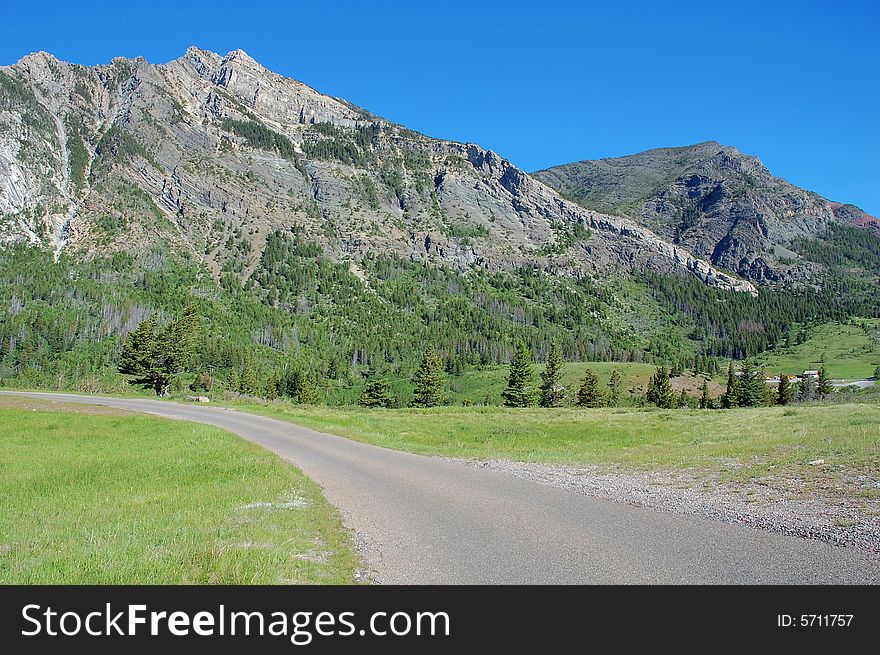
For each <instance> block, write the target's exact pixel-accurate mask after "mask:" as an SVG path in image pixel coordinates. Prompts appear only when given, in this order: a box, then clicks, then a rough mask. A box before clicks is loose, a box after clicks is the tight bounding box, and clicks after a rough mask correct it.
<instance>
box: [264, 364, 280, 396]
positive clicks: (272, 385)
mask: <svg viewBox="0 0 880 655" xmlns="http://www.w3.org/2000/svg"><path fill="white" fill-rule="evenodd" d="M279 396H281V378H280V377H279V375H278V372H277V371H272V373H270V374H269V377H268V378H267V379H266V399H267V400H275V399H276V398H278V397H279Z"/></svg>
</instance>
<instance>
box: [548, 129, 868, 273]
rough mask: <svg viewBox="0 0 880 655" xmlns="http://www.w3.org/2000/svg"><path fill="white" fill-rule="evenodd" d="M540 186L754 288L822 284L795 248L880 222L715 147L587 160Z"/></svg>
mask: <svg viewBox="0 0 880 655" xmlns="http://www.w3.org/2000/svg"><path fill="white" fill-rule="evenodd" d="M532 175H533V176H535V177H536V178H538V179H539V180H541V181H543V182H545V183H546V184H548V185H549V186H551V187H553V188H555V189H556V190H557V191H558V192H559V193H560V194H562V195H563V196H564V197H567V198H569V199H571V200H573V201H574V202H577V203H579V204H581V205H582V206H584V207H587V208H595V209H598V210H601V211H606V212H611V213H619V214H623V215H625V216H628V217H629V218H631V219H632V220H635V221H637V222H639V223H640V224H643V225H647V226H648V227H649V228H651V229H652V230H654V231H655V232H657V233H658V234H659V235H661V236H662V237H664V238H668V239H670V240H672V241H673V242H674V243H676V244H681V245H683V246H684V247H685V248H687V249H688V250H690V251H691V252H693V253H694V254H695V255H696V256H698V257H704V258H706V259H708V260H709V261H711V262H712V263H713V264H715V265H718V266H721V267H723V268H725V269H727V270H731V271H734V272H735V273H737V274H738V275H741V276H743V277H746V278H747V279H751V280H755V281H769V282H784V281H790V280H792V279H794V280H799V279H800V280H815V279H817V278H818V277H819V276H820V274H821V273H822V267H821V266H819V265H817V264H816V262H812V261H808V260H806V259H805V258H804V257H802V253H800V252H799V251H798V246H797V243H798V242H799V241H801V240H805V239H813V238H816V237H819V236H821V235H822V233H823V232H824V231H825V230H826V229H827V228H828V226H829V225H832V224H834V223H835V222H840V223H842V224H845V225H851V226H858V227H867V228H869V229H875V228H876V227H880V222H878V221H877V219H875V218H874V217H872V216H870V215H868V214H867V213H865V212H863V211H862V210H860V209H858V208H857V207H855V206H854V205H847V204H843V203H836V202H833V201H830V200H828V199H826V198H823V197H822V196H820V195H819V194H817V193H815V192H812V191H806V190H804V189H800V188H799V187H796V186H795V185H793V184H791V183H789V182H787V181H786V180H784V179H783V178H781V177H777V176H775V175H773V174H772V173H771V172H770V171H769V169H767V167H766V166H765V165H764V164H763V162H762V161H761V160H760V159H759V158H758V157H755V156H753V155H747V154H744V153H742V152H740V151H739V150H738V149H736V148H735V147H732V146H726V145H723V144H720V143H718V142H717V141H706V142H703V143H698V144H693V145H690V146H680V147H672V148H653V149H650V150H646V151H643V152H640V153H636V154H633V155H627V156H624V157H607V158H603V159H598V160H582V161H579V162H573V163H571V164H562V165H559V166H554V167H551V168H548V169H543V170H540V171H535V172H534V173H532Z"/></svg>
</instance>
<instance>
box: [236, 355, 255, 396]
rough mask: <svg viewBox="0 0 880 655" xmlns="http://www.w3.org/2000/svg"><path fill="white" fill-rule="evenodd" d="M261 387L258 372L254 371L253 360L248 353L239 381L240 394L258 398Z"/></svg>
mask: <svg viewBox="0 0 880 655" xmlns="http://www.w3.org/2000/svg"><path fill="white" fill-rule="evenodd" d="M259 387H260V381H259V379H258V378H257V371H256V369H254V362H253V358H252V357H251V354H250V353H248V354H247V357H246V358H245V360H244V365H243V366H242V369H241V376H240V377H239V379H238V392H239V393H242V394H244V395H246V396H256V395H257V392H258V391H259Z"/></svg>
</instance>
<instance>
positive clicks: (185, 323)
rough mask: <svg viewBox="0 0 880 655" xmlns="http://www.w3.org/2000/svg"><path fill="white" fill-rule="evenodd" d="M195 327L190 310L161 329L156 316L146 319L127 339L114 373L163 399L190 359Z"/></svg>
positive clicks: (194, 317)
mask: <svg viewBox="0 0 880 655" xmlns="http://www.w3.org/2000/svg"><path fill="white" fill-rule="evenodd" d="M198 325H199V320H198V316H197V315H196V312H195V309H194V308H192V307H189V308H187V309H186V311H185V312H184V313H183V315H182V316H181V317H180V318H179V319H178V320H176V321H172V322H170V323H168V324H167V325H165V326H164V327H162V328H160V327H159V324H158V320H157V318H156V316H155V315H153V316H150V317H149V318H147V319H145V320H144V321H142V322H141V323H140V324H139V325H138V326H137V328H135V329H134V330H133V331H132V332H131V333H130V334H129V335H128V339H126V342H125V345H124V346H123V348H122V353H121V355H120V358H119V365H118V367H117V369H118V370H119V372H120V373H123V374H125V375H133V376H135V378H134V379H132V380H129V383H130V384H134V385H138V386H141V387H144V388H147V389H152V390H153V391H155V392H156V395H157V396H167V395H168V390H169V388H170V387H171V380H172V379H173V378H174V376H175V375H177V374H178V373H181V372H182V371H183V370H184V368H185V366H186V364H187V363H188V360H189V358H190V357H191V355H192V345H193V342H194V340H195V336H196V331H197V329H198Z"/></svg>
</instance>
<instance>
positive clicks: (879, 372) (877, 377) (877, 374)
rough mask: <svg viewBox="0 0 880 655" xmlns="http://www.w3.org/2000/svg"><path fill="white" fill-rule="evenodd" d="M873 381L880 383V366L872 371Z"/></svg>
mask: <svg viewBox="0 0 880 655" xmlns="http://www.w3.org/2000/svg"><path fill="white" fill-rule="evenodd" d="M874 379H875V380H877V381H878V382H880V366H878V367H877V368H875V369H874Z"/></svg>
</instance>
